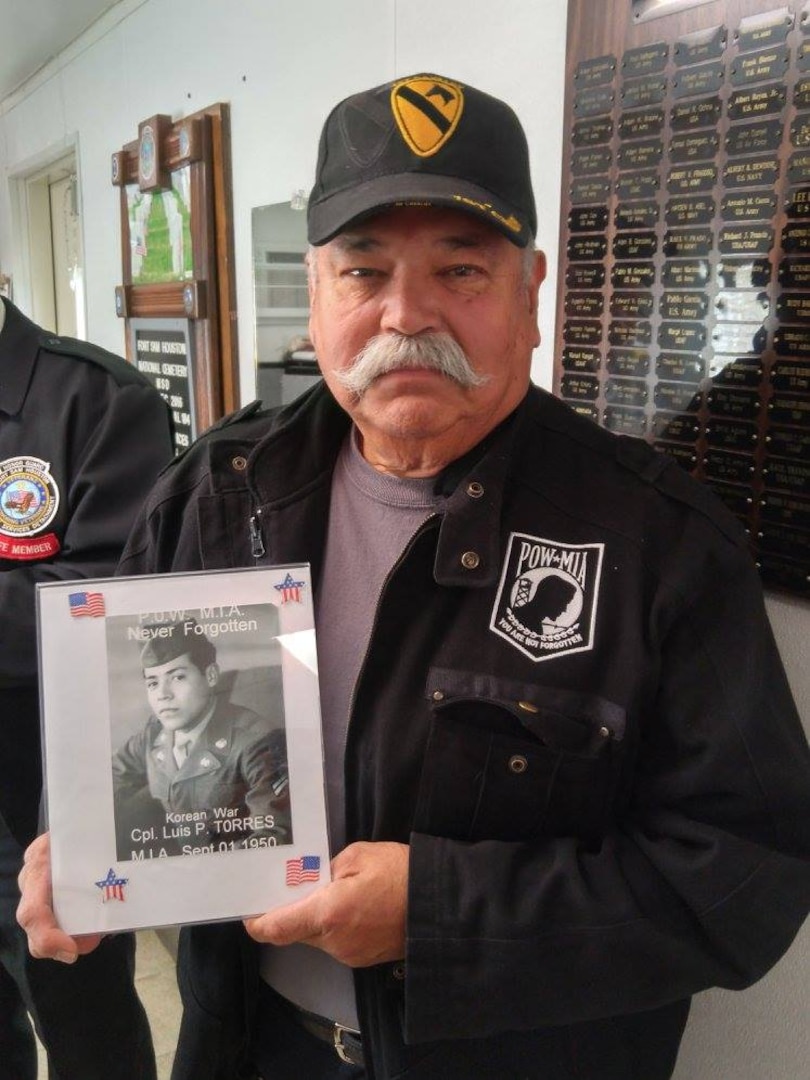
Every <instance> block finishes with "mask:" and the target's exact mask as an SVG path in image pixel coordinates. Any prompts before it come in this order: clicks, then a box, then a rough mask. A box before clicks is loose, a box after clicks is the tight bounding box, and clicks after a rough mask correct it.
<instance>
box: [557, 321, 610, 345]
mask: <svg viewBox="0 0 810 1080" xmlns="http://www.w3.org/2000/svg"><path fill="white" fill-rule="evenodd" d="M601 340H602V324H601V323H600V322H599V321H598V320H596V319H572V320H568V321H567V322H566V323H565V325H564V326H563V341H565V342H567V343H568V344H569V345H598V344H599V342H600V341H601Z"/></svg>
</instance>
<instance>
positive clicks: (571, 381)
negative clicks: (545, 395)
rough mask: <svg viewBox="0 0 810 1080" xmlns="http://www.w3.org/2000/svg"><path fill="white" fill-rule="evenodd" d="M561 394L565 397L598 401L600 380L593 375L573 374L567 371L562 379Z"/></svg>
mask: <svg viewBox="0 0 810 1080" xmlns="http://www.w3.org/2000/svg"><path fill="white" fill-rule="evenodd" d="M560 394H561V395H562V397H564V398H581V399H584V400H586V401H596V399H597V398H598V397H599V380H598V379H597V378H594V377H593V376H591V375H572V374H571V373H570V372H566V373H565V374H564V375H563V377H562V379H561V380H560Z"/></svg>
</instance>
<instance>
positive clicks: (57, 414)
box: [0, 299, 172, 1080]
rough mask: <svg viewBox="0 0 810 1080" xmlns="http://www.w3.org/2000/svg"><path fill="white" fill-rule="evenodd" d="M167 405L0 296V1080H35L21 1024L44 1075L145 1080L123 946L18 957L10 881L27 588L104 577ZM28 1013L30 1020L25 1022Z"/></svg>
mask: <svg viewBox="0 0 810 1080" xmlns="http://www.w3.org/2000/svg"><path fill="white" fill-rule="evenodd" d="M171 456H172V441H171V422H170V418H169V413H168V409H167V407H166V404H165V403H164V401H163V400H162V398H161V397H160V395H159V394H158V392H157V391H156V390H155V389H154V388H153V387H151V386H150V385H149V384H148V382H147V380H146V379H145V378H144V377H143V376H142V375H141V374H140V373H139V372H138V371H136V370H135V368H133V367H132V366H131V365H130V364H127V363H126V362H125V361H124V360H122V359H121V358H120V357H117V356H113V355H112V354H110V353H108V352H106V351H105V350H103V349H100V348H97V347H95V346H93V345H90V344H88V343H87V342H84V341H74V340H72V339H68V338H63V337H57V336H56V335H54V334H50V333H48V332H47V331H45V330H43V329H41V328H40V327H38V326H36V325H35V324H34V323H33V322H31V321H30V320H29V319H27V318H26V317H25V316H24V315H23V314H22V312H21V311H19V310H18V308H16V307H15V306H14V305H13V304H12V303H10V302H9V301H8V300H4V299H0V610H1V611H2V619H0V1078H2V1080H34V1078H35V1077H36V1075H37V1052H36V1043H35V1040H34V1035H33V1031H32V1028H31V1023H30V1021H29V1015H30V1017H31V1018H32V1019H33V1022H34V1025H35V1027H36V1030H37V1034H38V1035H39V1038H40V1040H41V1042H42V1043H43V1044H44V1047H45V1049H46V1052H47V1055H48V1066H49V1070H50V1075H51V1076H52V1077H58V1080H101V1078H102V1077H103V1078H104V1080H110V1078H111V1077H116V1078H119V1080H141V1078H143V1080H150V1078H152V1077H154V1075H155V1062H154V1052H153V1049H152V1040H151V1035H150V1032H149V1026H148V1022H147V1019H146V1015H145V1013H144V1011H143V1008H142V1006H141V1004H140V1002H139V1000H138V998H137V995H136V993H135V990H134V984H133V979H132V975H133V965H134V938H133V937H132V935H129V934H122V935H119V936H116V937H111V938H109V939H108V940H107V941H105V943H104V946H103V947H102V948H101V949H99V950H97V951H96V952H94V953H92V954H90V955H87V956H84V957H82V958H81V959H80V960H79V961H78V962H77V963H76V964H75V965H73V966H70V967H66V966H64V965H62V964H56V963H50V962H49V963H41V962H39V961H35V960H33V958H32V957H31V956H30V955H29V952H28V948H27V944H26V941H25V935H24V934H23V933H22V932H21V931H20V929H19V926H18V925H17V923H16V920H15V918H14V912H15V908H16V906H17V901H18V899H19V894H18V889H17V874H18V872H19V869H20V866H21V864H22V853H23V850H24V848H25V846H26V845H27V844H28V843H29V842H30V841H31V840H32V838H33V837H34V836H35V835H36V832H37V827H38V816H39V805H40V794H41V787H42V777H41V758H40V721H39V705H38V691H37V641H36V623H35V586H36V583H37V582H39V581H42V582H46V581H55V580H68V579H71V578H87V577H95V576H105V575H109V574H112V573H113V571H114V569H115V566H116V562H117V560H118V557H119V555H120V552H121V548H122V547H123V544H124V541H125V539H126V536H127V533H128V531H129V529H130V526H131V524H132V521H133V518H134V516H135V513H136V512H137V510H138V508H139V506H140V504H141V502H142V501H143V499H144V496H145V495H146V493H147V492H148V490H149V489H150V487H151V486H152V484H153V483H154V481H155V478H156V477H157V474H158V472H159V471H160V469H161V468H162V467H163V466H164V465H165V464H166V463H167V462H168V461H169V460H170V459H171ZM27 1014H28V1015H27Z"/></svg>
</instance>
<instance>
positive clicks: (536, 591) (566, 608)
mask: <svg viewBox="0 0 810 1080" xmlns="http://www.w3.org/2000/svg"><path fill="white" fill-rule="evenodd" d="M604 550H605V545H604V544H561V543H559V542H558V541H556V540H546V539H544V538H543V537H541V536H527V535H526V534H525V533H512V535H511V536H510V538H509V548H508V550H507V553H506V559H505V560H504V565H503V573H502V574H501V583H500V586H499V587H498V595H497V596H496V597H495V606H494V607H493V609H492V619H491V621H490V624H489V628H490V630H492V631H493V632H494V633H496V634H499V635H500V636H501V637H502V638H505V639H506V640H507V641H508V642H509V643H510V644H511V645H514V646H515V648H516V649H519V650H520V652H522V653H523V654H524V655H525V656H528V657H529V659H530V660H534V661H535V663H537V662H539V661H540V660H553V659H554V658H555V657H558V656H566V655H569V654H570V653H575V652H585V651H587V650H588V649H591V648H593V639H594V632H595V629H596V612H597V602H598V595H599V578H600V575H601V572H602V556H603V554H604Z"/></svg>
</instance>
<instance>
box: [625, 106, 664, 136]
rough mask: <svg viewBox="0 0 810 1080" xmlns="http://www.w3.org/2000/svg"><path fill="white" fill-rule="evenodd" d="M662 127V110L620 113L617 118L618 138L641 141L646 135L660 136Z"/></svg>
mask: <svg viewBox="0 0 810 1080" xmlns="http://www.w3.org/2000/svg"><path fill="white" fill-rule="evenodd" d="M663 127H664V110H663V109H659V108H655V109H639V110H636V111H634V112H627V113H622V115H621V117H620V118H619V138H621V139H622V140H623V141H624V140H627V139H643V138H645V137H646V136H648V135H660V134H661V131H662V130H663Z"/></svg>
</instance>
